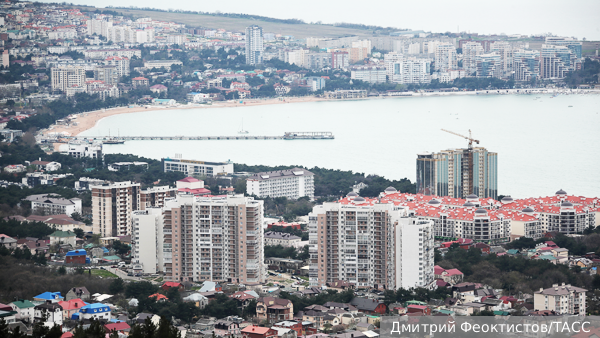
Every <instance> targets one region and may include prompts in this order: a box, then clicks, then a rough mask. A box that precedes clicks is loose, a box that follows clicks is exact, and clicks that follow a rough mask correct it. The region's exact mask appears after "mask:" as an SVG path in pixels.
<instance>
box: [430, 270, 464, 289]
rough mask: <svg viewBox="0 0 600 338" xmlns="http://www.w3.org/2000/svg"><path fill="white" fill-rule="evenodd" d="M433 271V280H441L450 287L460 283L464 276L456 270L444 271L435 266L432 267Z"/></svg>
mask: <svg viewBox="0 0 600 338" xmlns="http://www.w3.org/2000/svg"><path fill="white" fill-rule="evenodd" d="M433 271H434V278H435V279H441V280H443V281H444V282H446V283H448V284H450V285H454V284H458V283H461V282H462V281H463V278H464V274H463V273H462V272H460V270H458V269H448V270H446V269H444V268H442V267H441V266H439V265H436V266H434V268H433Z"/></svg>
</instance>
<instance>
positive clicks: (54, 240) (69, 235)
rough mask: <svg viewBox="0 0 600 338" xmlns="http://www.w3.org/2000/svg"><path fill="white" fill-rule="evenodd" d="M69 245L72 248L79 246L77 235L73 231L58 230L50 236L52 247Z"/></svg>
mask: <svg viewBox="0 0 600 338" xmlns="http://www.w3.org/2000/svg"><path fill="white" fill-rule="evenodd" d="M55 244H67V245H70V246H71V247H75V245H77V235H75V233H74V232H71V231H60V230H57V231H55V232H53V233H51V234H50V245H55Z"/></svg>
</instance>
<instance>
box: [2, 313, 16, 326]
mask: <svg viewBox="0 0 600 338" xmlns="http://www.w3.org/2000/svg"><path fill="white" fill-rule="evenodd" d="M0 319H2V320H4V322H5V323H6V324H11V323H15V322H16V320H17V311H6V310H0Z"/></svg>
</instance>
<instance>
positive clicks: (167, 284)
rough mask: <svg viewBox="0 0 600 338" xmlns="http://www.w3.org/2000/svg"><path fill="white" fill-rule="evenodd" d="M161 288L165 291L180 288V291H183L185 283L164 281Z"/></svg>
mask: <svg viewBox="0 0 600 338" xmlns="http://www.w3.org/2000/svg"><path fill="white" fill-rule="evenodd" d="M160 288H161V289H163V290H164V291H167V290H169V289H170V288H178V289H179V290H180V291H182V290H183V289H184V287H183V284H181V283H179V282H164V283H163V285H161V287H160Z"/></svg>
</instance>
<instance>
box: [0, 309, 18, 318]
mask: <svg viewBox="0 0 600 338" xmlns="http://www.w3.org/2000/svg"><path fill="white" fill-rule="evenodd" d="M16 314H17V311H2V310H0V318H4V317H10V316H12V315H16Z"/></svg>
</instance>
